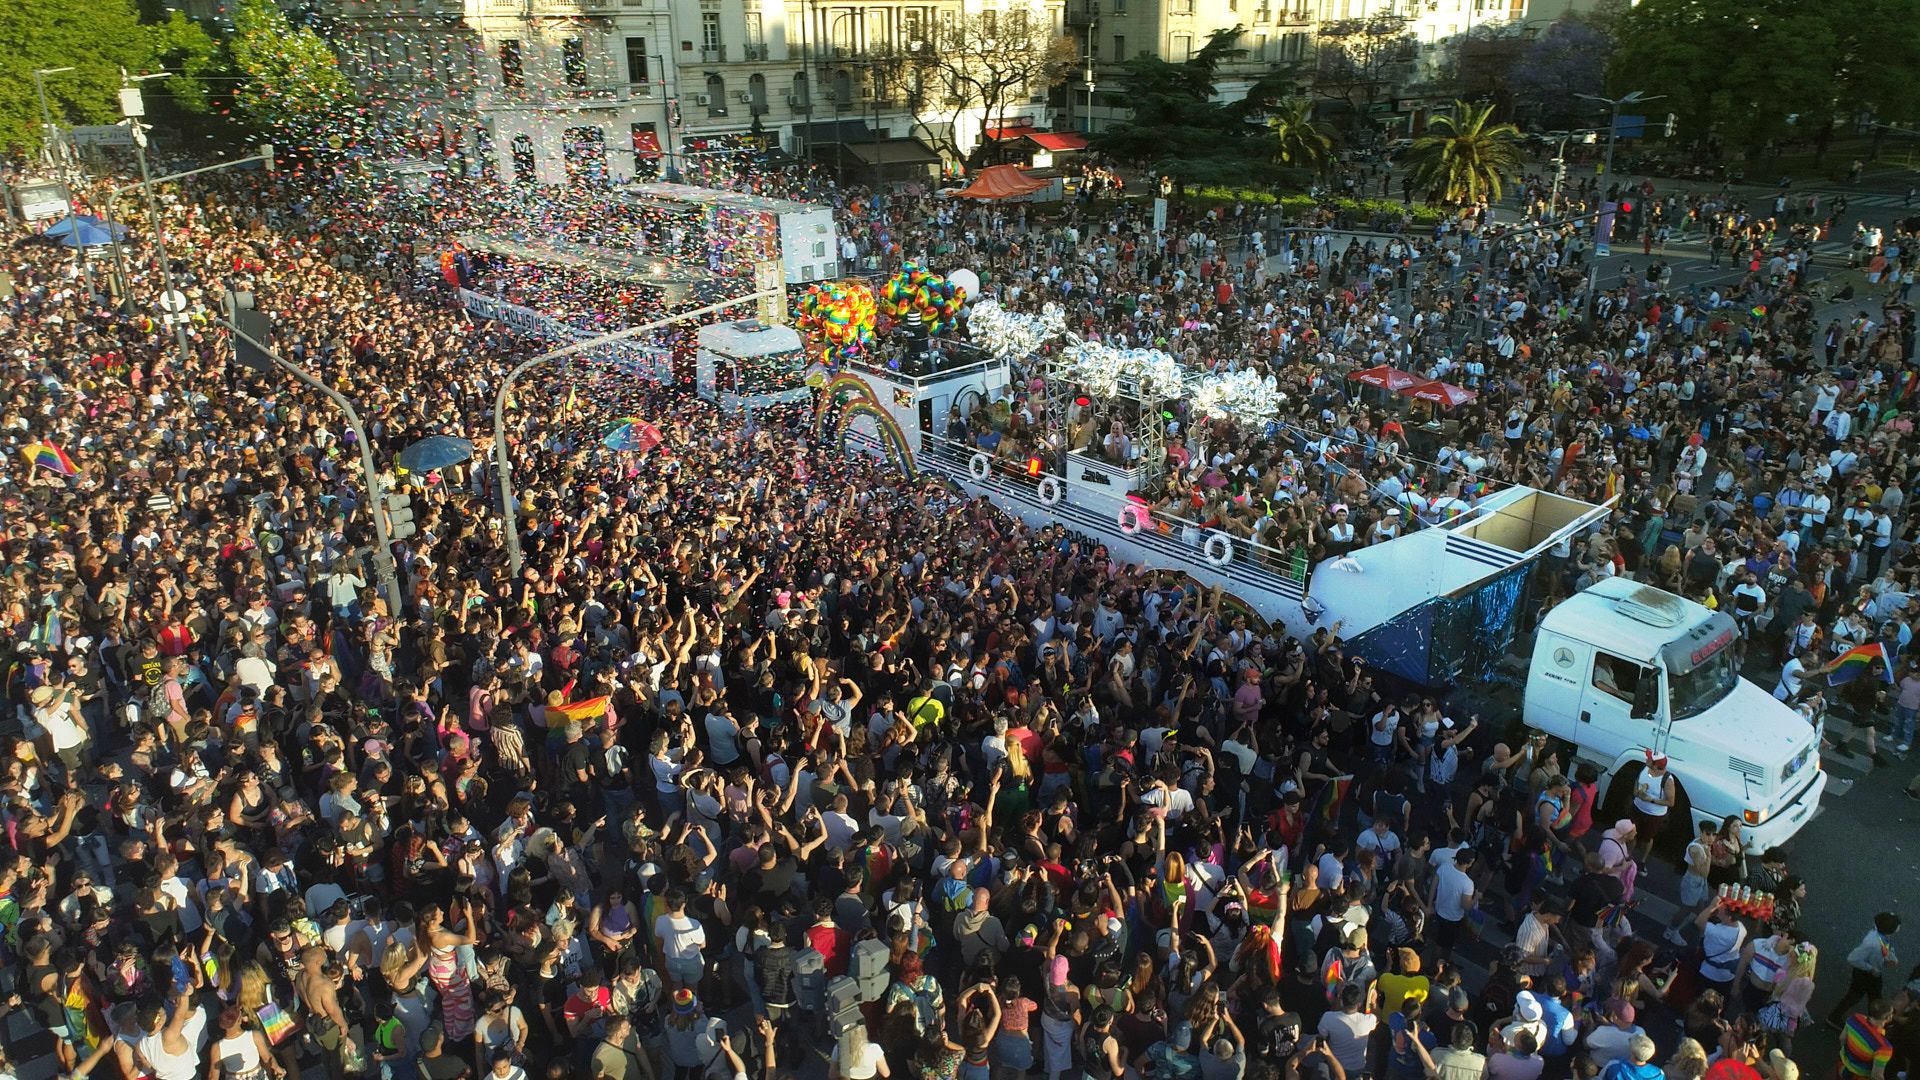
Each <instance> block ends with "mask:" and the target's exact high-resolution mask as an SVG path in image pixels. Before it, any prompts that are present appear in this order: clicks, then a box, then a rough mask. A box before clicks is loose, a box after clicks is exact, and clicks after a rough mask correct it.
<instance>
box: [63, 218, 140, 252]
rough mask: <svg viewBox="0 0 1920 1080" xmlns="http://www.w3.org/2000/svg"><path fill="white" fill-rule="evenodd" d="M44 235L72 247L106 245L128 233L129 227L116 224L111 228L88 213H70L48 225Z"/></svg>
mask: <svg viewBox="0 0 1920 1080" xmlns="http://www.w3.org/2000/svg"><path fill="white" fill-rule="evenodd" d="M42 235H44V236H50V237H52V238H53V239H55V240H58V241H60V242H61V243H62V244H65V245H66V246H68V247H70V248H80V247H104V246H105V245H107V244H111V243H113V242H114V241H115V240H118V239H121V238H123V237H125V236H126V235H127V227H126V226H124V225H115V226H114V227H113V228H112V229H111V230H109V229H108V228H107V223H106V222H104V221H101V220H100V219H99V218H97V217H93V216H91V215H87V214H77V215H76V214H69V215H67V216H66V217H64V218H61V219H60V220H59V221H56V222H54V223H53V224H52V225H50V226H48V227H47V231H46V232H45V233H43V234H42Z"/></svg>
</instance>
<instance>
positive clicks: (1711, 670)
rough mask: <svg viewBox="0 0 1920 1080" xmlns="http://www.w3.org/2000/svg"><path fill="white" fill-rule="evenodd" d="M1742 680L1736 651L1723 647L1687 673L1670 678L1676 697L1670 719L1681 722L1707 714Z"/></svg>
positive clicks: (1670, 676) (1674, 697)
mask: <svg viewBox="0 0 1920 1080" xmlns="http://www.w3.org/2000/svg"><path fill="white" fill-rule="evenodd" d="M1739 678H1740V670H1739V668H1738V666H1737V665H1736V664H1735V663H1734V650H1732V649H1730V648H1727V647H1725V646H1722V647H1721V648H1720V650H1719V651H1717V652H1715V653H1714V654H1713V655H1711V656H1708V657H1706V658H1705V659H1703V660H1701V661H1700V662H1699V663H1698V664H1695V665H1694V666H1693V667H1691V668H1689V669H1687V670H1686V671H1684V672H1680V673H1679V674H1673V675H1669V676H1668V679H1669V681H1670V682H1671V684H1672V694H1673V700H1672V702H1671V704H1672V706H1673V708H1672V713H1671V715H1672V716H1673V718H1674V719H1675V720H1682V719H1685V718H1686V717H1689V716H1698V715H1700V714H1701V713H1703V712H1706V711H1707V710H1708V709H1710V708H1712V707H1713V706H1714V705H1715V704H1716V703H1718V702H1719V700H1720V699H1721V698H1723V697H1726V696H1727V694H1729V693H1730V692H1732V690H1733V684H1734V682H1735V681H1736V680H1738V679H1739Z"/></svg>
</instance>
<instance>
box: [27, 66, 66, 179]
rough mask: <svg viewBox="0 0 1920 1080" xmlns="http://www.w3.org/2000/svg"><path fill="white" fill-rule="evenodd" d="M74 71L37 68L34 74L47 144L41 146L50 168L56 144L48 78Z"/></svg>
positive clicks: (42, 126) (42, 128) (56, 68)
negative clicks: (48, 91) (48, 96)
mask: <svg viewBox="0 0 1920 1080" xmlns="http://www.w3.org/2000/svg"><path fill="white" fill-rule="evenodd" d="M72 70H73V68H70V67H54V68H35V69H34V72H33V92H34V93H35V94H37V95H38V96H39V98H40V124H41V130H42V131H43V132H45V133H46V142H44V143H42V144H41V150H42V151H43V152H44V153H45V155H46V161H47V164H48V166H52V165H53V159H54V147H55V145H56V144H55V142H54V131H55V128H54V126H53V107H52V106H51V105H49V104H48V103H47V76H49V75H60V74H64V73H65V72H69V71H72Z"/></svg>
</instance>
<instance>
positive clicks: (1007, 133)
mask: <svg viewBox="0 0 1920 1080" xmlns="http://www.w3.org/2000/svg"><path fill="white" fill-rule="evenodd" d="M1031 134H1033V125H1032V124H1016V125H1010V126H1007V127H990V128H988V129H987V138H989V139H992V140H993V141H994V142H1005V141H1007V140H1008V139H1024V138H1026V137H1027V136H1029V135H1031Z"/></svg>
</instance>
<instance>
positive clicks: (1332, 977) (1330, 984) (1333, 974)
mask: <svg viewBox="0 0 1920 1080" xmlns="http://www.w3.org/2000/svg"><path fill="white" fill-rule="evenodd" d="M1346 981H1347V966H1346V964H1344V963H1342V962H1341V959H1340V956H1339V955H1338V954H1337V953H1336V954H1335V955H1334V958H1333V959H1331V960H1329V961H1327V970H1326V971H1324V972H1322V973H1321V984H1322V987H1323V988H1324V989H1325V990H1326V992H1327V1001H1328V1003H1329V1004H1332V1003H1335V1002H1338V1001H1339V1000H1340V987H1341V986H1342V985H1344V984H1345V983H1346Z"/></svg>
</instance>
